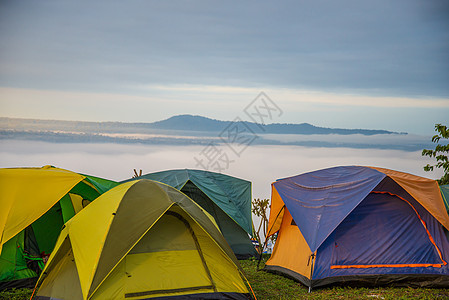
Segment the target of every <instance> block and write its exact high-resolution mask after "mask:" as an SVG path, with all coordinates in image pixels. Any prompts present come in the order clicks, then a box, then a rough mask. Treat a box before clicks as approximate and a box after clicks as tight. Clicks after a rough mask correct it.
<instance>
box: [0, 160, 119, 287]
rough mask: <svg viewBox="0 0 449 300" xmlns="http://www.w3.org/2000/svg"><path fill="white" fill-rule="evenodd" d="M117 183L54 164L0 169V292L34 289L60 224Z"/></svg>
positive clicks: (52, 246) (58, 231) (59, 229)
mask: <svg viewBox="0 0 449 300" xmlns="http://www.w3.org/2000/svg"><path fill="white" fill-rule="evenodd" d="M115 185H117V183H115V182H113V181H109V180H105V179H101V178H97V177H94V176H88V175H83V174H78V173H74V172H71V171H67V170H64V169H59V168H55V167H52V166H45V167H42V168H7V169H0V207H1V208H2V209H1V211H0V236H1V244H0V253H1V254H0V290H2V289H5V288H11V287H26V286H33V285H34V283H35V282H36V280H37V276H38V275H39V273H40V272H41V270H42V268H43V267H44V263H45V261H46V260H47V259H48V256H49V255H50V253H51V251H52V250H53V248H54V246H55V243H56V239H57V238H58V235H59V233H60V231H61V228H62V226H63V225H64V223H65V222H67V221H68V220H69V219H70V218H72V217H73V216H74V215H75V214H76V213H78V212H79V211H81V210H82V209H83V208H84V207H86V206H87V205H88V204H89V203H90V202H91V201H92V200H94V199H95V198H97V197H98V196H99V195H101V194H102V193H104V192H105V191H107V190H109V189H110V188H112V187H114V186H115Z"/></svg>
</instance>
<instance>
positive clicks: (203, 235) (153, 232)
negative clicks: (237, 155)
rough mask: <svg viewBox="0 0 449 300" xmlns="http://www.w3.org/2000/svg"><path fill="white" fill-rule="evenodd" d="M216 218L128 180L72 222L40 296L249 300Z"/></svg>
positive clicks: (152, 185) (155, 186)
mask: <svg viewBox="0 0 449 300" xmlns="http://www.w3.org/2000/svg"><path fill="white" fill-rule="evenodd" d="M239 268H240V267H239V264H238V261H237V259H236V258H235V256H234V254H233V252H232V249H231V248H230V247H229V245H228V244H227V243H226V241H225V239H224V238H223V236H222V234H221V233H220V231H219V229H218V227H217V225H216V224H215V223H214V222H213V218H212V217H211V216H210V215H209V214H208V213H207V212H205V211H204V210H203V209H202V208H201V207H200V206H198V205H197V204H195V202H193V201H192V200H191V199H190V198H188V197H187V196H185V195H184V194H182V193H181V192H179V191H178V190H176V189H174V188H172V187H170V186H168V185H165V184H162V183H158V182H154V181H151V180H146V179H142V180H138V181H131V182H127V183H123V184H121V185H119V186H117V187H115V188H113V189H111V190H110V191H108V192H106V193H105V194H103V195H102V196H100V197H98V198H97V199H96V200H95V201H94V202H92V204H90V205H89V207H87V208H86V209H84V210H83V211H81V212H80V213H79V214H77V215H76V216H75V217H73V218H72V219H71V220H70V221H68V222H67V223H66V224H65V228H64V229H63V230H62V232H61V235H60V236H59V238H58V241H57V243H56V246H55V250H54V251H53V253H52V255H51V256H50V259H49V261H48V263H47V265H46V266H45V269H44V271H43V273H42V275H41V277H40V278H39V280H38V283H37V285H36V287H37V292H36V299H53V298H57V299H149V298H160V297H163V298H164V299H165V298H166V297H170V299H172V297H173V299H176V298H177V296H179V297H183V298H182V299H186V298H187V297H189V299H190V298H191V299H248V297H249V294H248V290H247V288H246V286H245V284H244V282H243V280H242V277H241V276H240V274H241V272H240V269H239Z"/></svg>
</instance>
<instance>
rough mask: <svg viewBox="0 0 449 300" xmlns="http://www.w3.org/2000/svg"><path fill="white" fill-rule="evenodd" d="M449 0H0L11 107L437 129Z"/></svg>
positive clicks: (442, 109) (0, 53)
mask: <svg viewBox="0 0 449 300" xmlns="http://www.w3.org/2000/svg"><path fill="white" fill-rule="evenodd" d="M448 16H449V4H448V2H447V1H418V0H407V1H405V0H400V1H387V0H384V1H355V0H354V1H276V2H275V1H246V2H243V3H241V2H238V1H220V2H219V1H134V0H133V1H56V0H55V1H47V0H41V1H31V0H28V1H20V0H19V1H9V0H6V1H1V2H0V38H1V41H2V42H1V43H0V116H10V117H27V118H44V119H70V120H90V121H94V120H98V121H126V122H152V121H157V120H160V119H163V118H167V117H170V116H172V115H175V114H184V113H188V114H197V115H203V116H208V117H211V118H216V119H222V120H232V119H234V118H235V117H237V116H240V117H242V118H244V113H243V109H244V108H245V107H246V105H247V104H248V103H250V102H251V101H252V100H253V99H254V98H255V97H256V96H257V95H258V93H259V92H260V91H265V92H266V93H267V94H268V95H269V96H270V97H271V98H272V99H273V101H275V102H276V103H277V104H278V105H279V107H281V108H282V110H283V112H284V113H283V115H282V116H281V117H279V118H278V119H276V120H273V121H274V122H285V123H302V122H309V123H312V124H315V125H319V126H326V127H346V128H376V129H387V130H394V131H406V132H412V133H419V134H432V133H433V125H434V124H435V123H446V124H447V123H448V122H447V121H448V120H449V117H448V116H449V18H448Z"/></svg>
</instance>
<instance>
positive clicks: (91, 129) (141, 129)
mask: <svg viewBox="0 0 449 300" xmlns="http://www.w3.org/2000/svg"><path fill="white" fill-rule="evenodd" d="M232 122H233V121H220V120H214V119H210V118H206V117H202V116H193V115H179V116H173V117H171V118H168V119H166V120H162V121H157V122H153V123H123V122H83V121H60V120H38V119H18V118H2V117H0V130H16V131H21V130H24V131H64V132H80V133H91V134H96V133H111V132H114V133H121V132H126V133H153V134H154V133H158V132H161V131H164V132H165V133H167V132H174V131H183V132H186V131H196V132H204V133H205V134H206V133H207V132H209V133H215V132H221V131H223V130H225V129H226V128H227V126H230V125H232ZM241 122H242V123H243V125H245V126H246V127H247V128H249V130H251V131H253V132H254V133H257V134H264V133H270V134H305V135H310V134H323V135H325V134H340V135H350V134H362V135H375V134H399V133H397V132H392V131H387V130H375V129H341V128H326V127H318V126H314V125H311V124H308V123H301V124H281V123H275V124H267V125H263V124H257V123H253V122H246V121H241ZM174 134H176V133H174ZM401 134H405V133H401Z"/></svg>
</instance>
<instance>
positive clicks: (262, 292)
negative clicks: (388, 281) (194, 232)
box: [240, 259, 449, 300]
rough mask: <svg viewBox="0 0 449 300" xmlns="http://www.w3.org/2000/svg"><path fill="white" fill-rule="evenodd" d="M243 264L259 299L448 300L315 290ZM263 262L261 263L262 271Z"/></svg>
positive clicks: (419, 294) (435, 292)
mask: <svg viewBox="0 0 449 300" xmlns="http://www.w3.org/2000/svg"><path fill="white" fill-rule="evenodd" d="M240 264H241V266H242V268H243V270H244V272H245V276H246V278H247V279H248V281H249V282H250V284H251V287H252V289H253V291H254V293H255V294H256V297H257V299H258V300H274V299H276V300H280V299H282V300H284V299H285V300H287V299H288V300H291V299H316V300H318V299H322V300H328V299H348V300H349V299H365V300H369V299H371V300H377V299H381V300H384V299H391V300H399V299H400V300H405V299H429V300H430V299H449V289H426V288H396V287H378V288H353V287H329V288H319V289H316V290H312V292H311V293H309V289H308V288H307V287H306V286H304V285H303V284H301V283H299V282H296V281H294V280H292V279H289V278H286V277H283V276H281V275H276V274H273V273H268V272H265V271H257V260H255V259H248V260H241V261H240ZM263 266H264V263H263V261H262V262H261V264H260V267H261V268H262V267H263Z"/></svg>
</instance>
